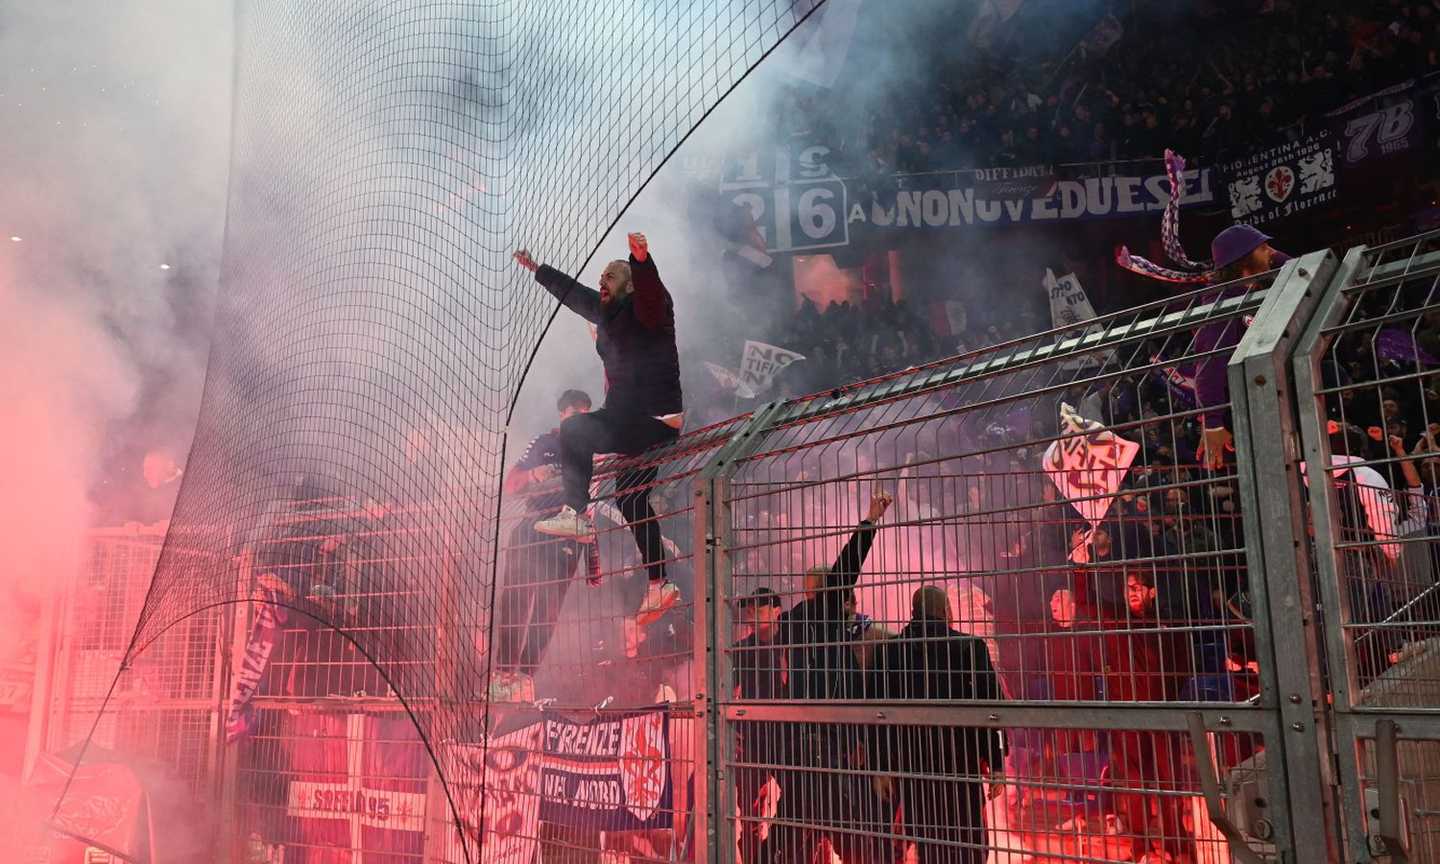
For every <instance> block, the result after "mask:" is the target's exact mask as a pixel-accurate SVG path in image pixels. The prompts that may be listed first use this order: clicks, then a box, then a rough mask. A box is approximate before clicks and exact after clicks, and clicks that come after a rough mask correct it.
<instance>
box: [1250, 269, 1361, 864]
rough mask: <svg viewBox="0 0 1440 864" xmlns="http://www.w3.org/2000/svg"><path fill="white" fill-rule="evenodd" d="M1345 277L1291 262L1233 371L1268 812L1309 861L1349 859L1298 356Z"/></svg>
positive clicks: (1289, 849) (1285, 841)
mask: <svg viewBox="0 0 1440 864" xmlns="http://www.w3.org/2000/svg"><path fill="white" fill-rule="evenodd" d="M1336 270H1337V267H1336V260H1335V256H1333V255H1332V254H1330V253H1329V252H1314V253H1311V254H1309V255H1306V256H1304V257H1302V258H1300V259H1298V260H1295V261H1291V262H1289V263H1288V264H1286V265H1285V269H1284V271H1283V272H1282V273H1281V275H1280V276H1279V277H1278V278H1277V279H1276V281H1275V284H1274V286H1273V287H1272V288H1271V293H1270V295H1269V296H1267V297H1266V299H1265V303H1264V305H1263V306H1262V307H1261V308H1260V311H1259V312H1258V313H1257V315H1256V316H1255V322H1254V324H1253V325H1252V326H1251V327H1250V328H1249V329H1248V331H1247V332H1246V334H1245V336H1244V338H1243V339H1242V340H1241V342H1240V344H1239V346H1238V347H1237V348H1236V350H1235V353H1234V355H1233V356H1232V358H1231V360H1230V363H1229V368H1228V375H1229V390H1230V398H1231V405H1232V409H1233V416H1234V421H1233V426H1234V432H1235V450H1236V457H1237V458H1236V464H1237V473H1238V481H1239V486H1240V496H1241V507H1242V512H1243V513H1244V520H1243V522H1244V530H1245V546H1246V549H1247V551H1248V554H1247V556H1246V560H1247V566H1248V570H1249V584H1250V594H1251V598H1252V602H1253V603H1254V615H1255V619H1256V620H1255V639H1256V648H1257V651H1258V654H1259V659H1260V664H1261V688H1262V689H1261V696H1260V700H1261V701H1260V707H1261V708H1262V709H1264V710H1267V711H1269V712H1270V713H1271V714H1272V716H1273V717H1275V720H1276V722H1275V727H1274V728H1275V731H1274V732H1273V733H1272V735H1271V736H1269V737H1271V739H1272V740H1269V741H1267V742H1266V749H1267V762H1266V765H1267V768H1268V775H1269V780H1270V790H1271V795H1272V801H1271V802H1270V804H1271V806H1270V807H1269V808H1268V810H1269V812H1270V813H1271V814H1272V817H1271V818H1272V825H1273V829H1274V837H1275V842H1276V846H1277V849H1278V850H1279V851H1280V853H1281V856H1282V860H1285V861H1291V862H1303V864H1308V862H1312V861H1315V862H1321V861H1333V860H1338V858H1337V857H1336V856H1337V855H1338V854H1339V851H1340V843H1339V838H1338V837H1337V836H1336V833H1335V830H1334V829H1335V826H1337V825H1338V824H1339V822H1338V819H1337V814H1336V812H1335V809H1334V808H1335V801H1334V795H1333V789H1334V785H1333V783H1334V778H1333V770H1332V769H1331V763H1330V756H1331V751H1330V746H1329V736H1328V731H1327V730H1328V716H1327V710H1326V705H1325V692H1324V688H1323V684H1322V682H1321V679H1320V663H1321V657H1322V654H1321V652H1320V650H1319V649H1320V639H1321V634H1320V633H1319V632H1318V629H1319V628H1318V626H1317V624H1318V622H1317V620H1316V616H1315V597H1314V593H1313V588H1312V583H1311V575H1310V566H1309V548H1308V541H1307V532H1306V529H1305V525H1306V519H1305V508H1304V501H1303V500H1302V498H1301V494H1300V484H1299V482H1298V477H1297V471H1298V470H1299V469H1298V464H1297V459H1298V454H1297V449H1298V437H1297V433H1296V420H1295V416H1296V412H1295V389H1294V386H1293V376H1292V374H1291V370H1290V364H1289V357H1290V350H1291V347H1292V346H1293V344H1294V343H1295V341H1296V340H1297V339H1298V338H1299V335H1300V333H1301V331H1302V330H1303V329H1304V327H1305V324H1306V322H1307V321H1308V320H1309V319H1310V317H1311V316H1312V315H1313V314H1314V312H1315V310H1316V308H1317V307H1318V305H1319V301H1320V298H1321V296H1322V294H1323V293H1324V289H1325V287H1326V285H1327V284H1328V283H1329V281H1330V280H1331V279H1332V278H1333V277H1334V274H1335V272H1336Z"/></svg>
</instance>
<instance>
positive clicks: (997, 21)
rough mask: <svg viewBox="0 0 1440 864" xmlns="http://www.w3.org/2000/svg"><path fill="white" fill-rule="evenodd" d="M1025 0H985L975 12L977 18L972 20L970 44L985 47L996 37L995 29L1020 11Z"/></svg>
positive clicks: (969, 33)
mask: <svg viewBox="0 0 1440 864" xmlns="http://www.w3.org/2000/svg"><path fill="white" fill-rule="evenodd" d="M1024 4H1025V0H984V2H982V3H981V4H980V9H979V11H977V12H976V13H975V18H974V20H972V21H971V22H970V29H969V31H968V33H967V35H968V36H969V38H970V44H971V45H974V46H975V47H976V48H985V47H988V46H989V45H990V43H991V42H993V41H994V39H995V31H997V30H999V29H1000V26H1001V25H1002V24H1004V23H1005V22H1006V21H1009V20H1010V19H1011V18H1013V17H1015V13H1016V12H1019V11H1020V7H1021V6H1023V5H1024Z"/></svg>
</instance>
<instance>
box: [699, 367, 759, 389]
mask: <svg viewBox="0 0 1440 864" xmlns="http://www.w3.org/2000/svg"><path fill="white" fill-rule="evenodd" d="M705 368H706V369H707V370H709V372H710V374H711V375H712V376H714V378H715V380H716V381H718V382H720V386H721V387H724V388H725V389H726V390H734V391H735V395H736V396H739V397H740V398H741V399H754V398H755V393H754V392H753V391H751V389H750V388H749V387H746V386H745V385H744V384H743V383H742V382H741V381H740V373H739V372H736V371H735V370H734V369H726V368H725V367H724V366H721V365H720V364H719V363H711V362H710V361H709V360H706V361H705Z"/></svg>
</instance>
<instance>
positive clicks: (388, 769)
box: [285, 714, 429, 864]
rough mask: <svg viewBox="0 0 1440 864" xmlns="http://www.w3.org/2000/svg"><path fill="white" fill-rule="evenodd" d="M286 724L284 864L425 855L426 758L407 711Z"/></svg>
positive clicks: (306, 717)
mask: <svg viewBox="0 0 1440 864" xmlns="http://www.w3.org/2000/svg"><path fill="white" fill-rule="evenodd" d="M289 727H290V730H289V732H288V734H287V735H286V743H287V745H288V749H289V751H290V770H291V772H292V776H291V779H290V783H289V788H288V790H287V793H286V803H285V812H286V815H287V816H288V817H289V820H288V823H289V832H288V839H287V840H286V841H285V842H286V846H287V847H289V848H287V850H286V852H287V854H286V858H285V860H286V864H291V859H292V856H293V857H294V861H295V862H299V864H349V862H354V861H360V860H362V857H361V856H362V855H363V860H364V861H365V862H366V864H381V862H391V864H399V862H401V861H409V860H412V856H413V857H414V858H416V859H418V857H419V856H420V855H422V854H424V852H425V801H426V795H425V790H426V782H427V778H428V776H429V770H428V769H429V760H428V759H427V758H426V756H425V749H424V747H423V746H421V743H420V737H419V735H418V734H417V733H416V731H415V726H414V724H412V723H411V722H410V718H409V716H408V715H406V714H399V715H379V716H371V715H366V714H299V715H293V716H291V717H290V719H289ZM355 853H360V854H355Z"/></svg>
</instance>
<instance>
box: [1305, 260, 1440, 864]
mask: <svg viewBox="0 0 1440 864" xmlns="http://www.w3.org/2000/svg"><path fill="white" fill-rule="evenodd" d="M1294 374H1295V379H1296V382H1297V384H1298V386H1299V388H1300V390H1299V392H1300V393H1301V394H1302V395H1301V397H1300V398H1299V400H1298V403H1299V415H1300V421H1301V422H1300V426H1301V432H1302V439H1303V450H1302V452H1301V454H1300V456H1301V459H1302V460H1303V461H1302V462H1301V466H1304V467H1302V468H1301V470H1300V474H1302V475H1304V480H1303V482H1302V484H1301V485H1303V486H1304V487H1305V488H1306V490H1307V491H1308V493H1309V496H1308V501H1309V504H1310V515H1311V518H1310V524H1311V525H1312V526H1313V531H1312V535H1313V536H1312V538H1310V539H1311V542H1312V543H1313V548H1314V550H1315V556H1314V559H1315V565H1316V567H1315V572H1316V581H1317V583H1318V586H1319V592H1320V598H1321V602H1322V606H1323V610H1324V615H1325V619H1326V622H1325V623H1326V626H1325V628H1324V630H1325V637H1326V638H1325V641H1324V645H1323V646H1322V647H1323V652H1324V656H1325V659H1326V662H1325V663H1324V664H1323V666H1322V671H1323V673H1324V674H1325V676H1326V685H1327V692H1328V693H1329V694H1330V695H1331V699H1332V702H1333V734H1334V750H1335V753H1336V763H1337V765H1338V773H1339V776H1338V778H1337V781H1338V783H1339V788H1340V790H1341V804H1340V808H1341V811H1342V812H1344V813H1346V814H1351V819H1350V820H1349V821H1348V823H1347V828H1348V829H1349V830H1348V832H1347V842H1348V850H1347V852H1348V855H1349V856H1350V858H1351V859H1353V860H1368V859H1369V858H1370V857H1371V856H1373V857H1378V858H1383V859H1388V860H1393V861H1414V862H1435V861H1440V797H1437V796H1440V789H1437V787H1436V783H1437V780H1440V713H1437V711H1440V653H1437V652H1440V641H1437V639H1436V637H1437V636H1440V587H1437V584H1436V582H1437V578H1440V446H1437V444H1440V236H1437V235H1435V234H1430V235H1426V236H1422V237H1418V238H1414V239H1411V240H1405V241H1400V242H1396V243H1391V244H1387V245H1384V246H1379V247H1377V248H1374V249H1364V248H1359V249H1355V250H1352V251H1351V252H1350V253H1349V254H1348V255H1347V256H1346V258H1345V262H1344V266H1343V267H1342V268H1341V272H1340V274H1339V275H1338V276H1337V278H1336V279H1335V280H1334V282H1333V284H1332V285H1331V288H1330V290H1329V291H1328V292H1327V294H1326V297H1325V299H1324V303H1323V305H1322V308H1321V310H1320V312H1319V314H1317V315H1316V316H1315V318H1314V319H1313V320H1312V321H1311V322H1310V325H1309V326H1308V327H1307V328H1306V329H1305V332H1304V334H1303V337H1302V339H1301V341H1300V344H1299V345H1298V346H1297V350H1296V352H1295V356H1294ZM1309 466H1324V468H1323V470H1322V469H1317V468H1314V467H1309ZM1306 468H1308V470H1306ZM1317 491H1323V494H1316V492H1317Z"/></svg>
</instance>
